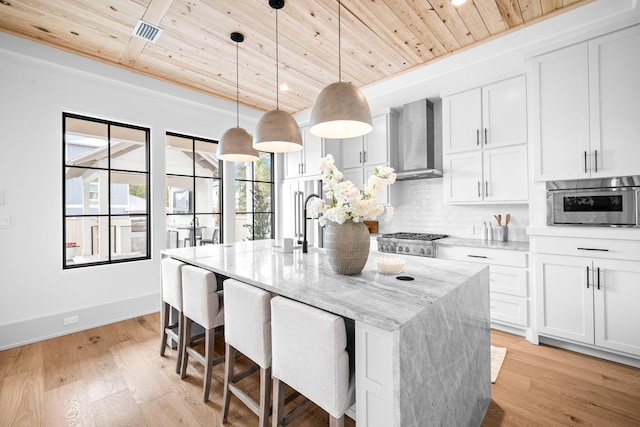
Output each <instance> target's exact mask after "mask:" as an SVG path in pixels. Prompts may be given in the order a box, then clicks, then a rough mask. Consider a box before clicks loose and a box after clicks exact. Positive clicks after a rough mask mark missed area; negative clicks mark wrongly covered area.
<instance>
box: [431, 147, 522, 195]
mask: <svg viewBox="0 0 640 427" xmlns="http://www.w3.org/2000/svg"><path fill="white" fill-rule="evenodd" d="M443 166H444V191H445V194H444V196H445V197H444V198H445V201H447V202H448V203H480V202H484V203H504V202H509V203H513V202H527V201H528V199H529V184H528V178H527V177H528V175H527V170H528V169H527V146H526V145H516V146H512V147H502V148H493V149H483V150H481V151H467V152H463V153H455V154H448V155H445V156H444V160H443Z"/></svg>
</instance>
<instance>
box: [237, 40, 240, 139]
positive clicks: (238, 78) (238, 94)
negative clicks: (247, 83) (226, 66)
mask: <svg viewBox="0 0 640 427" xmlns="http://www.w3.org/2000/svg"><path fill="white" fill-rule="evenodd" d="M239 49H240V42H236V127H237V128H239V127H240V67H239V65H238V63H239V62H240V60H239V54H238V50H239Z"/></svg>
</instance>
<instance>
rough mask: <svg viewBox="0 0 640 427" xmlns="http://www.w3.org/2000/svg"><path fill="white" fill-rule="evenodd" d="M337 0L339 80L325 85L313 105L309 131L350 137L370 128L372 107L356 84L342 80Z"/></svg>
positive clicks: (328, 136) (322, 134) (318, 134)
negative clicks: (370, 107)
mask: <svg viewBox="0 0 640 427" xmlns="http://www.w3.org/2000/svg"><path fill="white" fill-rule="evenodd" d="M340 9H341V4H340V0H338V81H337V82H336V83H332V84H330V85H329V86H327V87H325V88H324V89H323V90H322V92H320V94H319V95H318V97H317V98H316V102H315V103H314V104H313V108H312V109H311V121H310V125H311V127H310V128H309V132H311V133H312V134H313V135H315V136H320V137H323V138H351V137H354V136H360V135H364V134H367V133H369V132H371V129H373V126H372V123H371V110H370V109H369V104H368V103H367V99H366V98H365V97H364V95H363V94H362V92H360V90H359V89H358V88H357V87H355V86H354V85H353V84H351V83H348V82H343V81H342V56H341V40H340V39H341V37H340Z"/></svg>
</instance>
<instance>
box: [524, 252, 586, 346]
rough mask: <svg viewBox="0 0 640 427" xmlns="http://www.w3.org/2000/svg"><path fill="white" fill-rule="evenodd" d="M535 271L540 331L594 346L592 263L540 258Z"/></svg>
mask: <svg viewBox="0 0 640 427" xmlns="http://www.w3.org/2000/svg"><path fill="white" fill-rule="evenodd" d="M535 269H536V297H537V298H536V312H537V322H538V331H539V332H540V333H542V334H543V335H551V336H556V337H560V338H566V339H570V340H573V341H577V342H583V343H587V344H593V284H592V272H593V270H592V263H591V260H585V259H584V258H578V257H569V256H561V255H537V256H536V261H535Z"/></svg>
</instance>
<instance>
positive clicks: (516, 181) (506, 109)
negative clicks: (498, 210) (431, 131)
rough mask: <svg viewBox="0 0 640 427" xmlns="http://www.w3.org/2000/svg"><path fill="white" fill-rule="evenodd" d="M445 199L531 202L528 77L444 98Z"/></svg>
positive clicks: (455, 200)
mask: <svg viewBox="0 0 640 427" xmlns="http://www.w3.org/2000/svg"><path fill="white" fill-rule="evenodd" d="M443 129H444V130H443V144H444V145H443V149H444V153H445V154H444V156H443V169H444V171H443V172H444V199H445V201H446V202H447V203H465V204H467V203H471V204H473V203H513V202H523V203H524V202H527V201H528V199H529V185H528V178H527V176H528V175H527V171H528V161H527V158H528V155H527V108H526V85H525V77H524V76H518V77H514V78H511V79H507V80H503V81H500V82H497V83H494V84H491V85H486V86H483V87H482V88H477V89H472V90H468V91H465V92H462V93H458V94H455V95H450V96H446V97H445V98H444V99H443Z"/></svg>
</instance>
